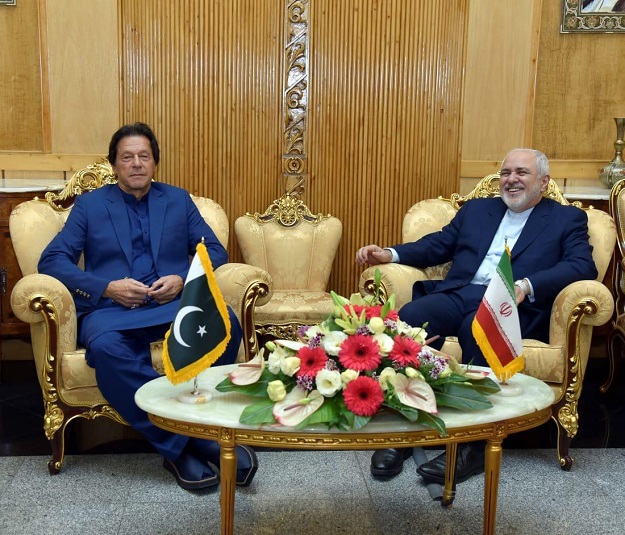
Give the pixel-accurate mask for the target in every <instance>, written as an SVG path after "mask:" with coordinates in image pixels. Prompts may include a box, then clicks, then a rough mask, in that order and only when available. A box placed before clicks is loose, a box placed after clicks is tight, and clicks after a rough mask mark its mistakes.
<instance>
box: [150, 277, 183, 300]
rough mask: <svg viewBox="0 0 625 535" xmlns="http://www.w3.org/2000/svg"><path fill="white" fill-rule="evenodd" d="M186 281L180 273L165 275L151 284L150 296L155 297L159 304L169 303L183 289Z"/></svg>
mask: <svg viewBox="0 0 625 535" xmlns="http://www.w3.org/2000/svg"><path fill="white" fill-rule="evenodd" d="M183 287H184V281H183V280H182V277H180V275H165V276H164V277H161V278H160V279H158V280H157V281H155V282H154V284H152V286H150V288H149V290H148V298H150V299H153V300H154V301H156V302H157V303H158V304H159V305H164V304H165V303H169V302H170V301H172V300H173V299H175V298H176V296H177V295H178V294H179V293H180V292H181V291H182V288H183Z"/></svg>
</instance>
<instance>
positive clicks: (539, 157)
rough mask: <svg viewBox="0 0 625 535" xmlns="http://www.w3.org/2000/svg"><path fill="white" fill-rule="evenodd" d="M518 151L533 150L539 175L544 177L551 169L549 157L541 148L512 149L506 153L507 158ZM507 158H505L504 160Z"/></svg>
mask: <svg viewBox="0 0 625 535" xmlns="http://www.w3.org/2000/svg"><path fill="white" fill-rule="evenodd" d="M516 151H525V152H531V153H532V154H533V155H534V161H535V162H536V170H537V171H538V176H539V177H543V176H545V175H548V174H549V171H550V169H549V160H548V159H547V156H545V154H544V153H543V152H540V151H539V150H536V149H512V150H511V151H510V152H508V154H507V155H506V158H507V157H508V155H509V154H510V153H512V152H516ZM506 158H504V160H505V159H506Z"/></svg>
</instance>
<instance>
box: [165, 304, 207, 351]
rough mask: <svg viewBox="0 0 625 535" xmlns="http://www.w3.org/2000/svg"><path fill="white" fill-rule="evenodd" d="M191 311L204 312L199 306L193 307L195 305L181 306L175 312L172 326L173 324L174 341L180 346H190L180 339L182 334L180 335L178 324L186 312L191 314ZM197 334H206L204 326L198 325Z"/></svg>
mask: <svg viewBox="0 0 625 535" xmlns="http://www.w3.org/2000/svg"><path fill="white" fill-rule="evenodd" d="M192 312H204V311H203V310H202V309H201V308H200V307H195V306H186V307H182V308H181V309H180V311H179V312H178V314H176V319H175V320H174V326H173V331H174V338H175V340H176V342H178V343H179V344H180V345H181V346H184V347H191V346H190V345H189V344H187V343H186V342H185V341H184V340H183V339H182V336H180V324H181V323H182V320H183V319H184V318H185V317H186V316H187V314H191V313H192ZM197 334H199V335H200V336H203V335H204V334H206V327H204V326H200V328H199V330H198V332H197Z"/></svg>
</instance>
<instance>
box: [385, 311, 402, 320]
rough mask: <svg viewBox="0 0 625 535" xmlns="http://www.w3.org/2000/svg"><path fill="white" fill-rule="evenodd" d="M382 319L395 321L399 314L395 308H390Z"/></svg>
mask: <svg viewBox="0 0 625 535" xmlns="http://www.w3.org/2000/svg"><path fill="white" fill-rule="evenodd" d="M384 319H385V320H393V321H397V320H398V319H399V314H397V310H394V309H391V310H389V311H388V314H387V315H386V317H385V318H384Z"/></svg>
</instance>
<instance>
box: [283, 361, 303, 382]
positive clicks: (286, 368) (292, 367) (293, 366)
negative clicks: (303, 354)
mask: <svg viewBox="0 0 625 535" xmlns="http://www.w3.org/2000/svg"><path fill="white" fill-rule="evenodd" d="M301 363H302V361H301V360H300V358H299V357H286V358H284V359H282V360H281V361H280V371H281V372H282V373H283V374H284V375H288V376H289V377H293V374H294V373H295V372H296V371H297V370H299V367H300V364H301Z"/></svg>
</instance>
